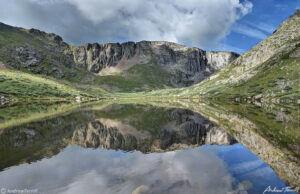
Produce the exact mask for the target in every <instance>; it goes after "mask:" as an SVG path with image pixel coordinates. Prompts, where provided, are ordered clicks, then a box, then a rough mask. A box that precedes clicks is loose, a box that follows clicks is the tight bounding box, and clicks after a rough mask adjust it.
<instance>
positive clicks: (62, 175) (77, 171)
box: [0, 146, 244, 194]
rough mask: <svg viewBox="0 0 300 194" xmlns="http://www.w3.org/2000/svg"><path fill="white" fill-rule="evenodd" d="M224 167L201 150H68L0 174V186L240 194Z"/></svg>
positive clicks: (56, 190)
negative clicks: (162, 151)
mask: <svg viewBox="0 0 300 194" xmlns="http://www.w3.org/2000/svg"><path fill="white" fill-rule="evenodd" d="M233 185H234V179H233V178H232V176H231V175H230V173H229V172H228V171H227V168H226V164H225V163H224V162H223V161H222V160H220V158H218V157H217V156H216V154H215V152H213V151H209V150H206V149H203V148H196V149H188V150H181V151H173V152H167V153H151V154H142V153H140V152H131V153H124V152H121V151H112V150H102V149H96V150H94V149H84V148H81V147H79V146H69V147H68V148H66V149H65V150H64V151H63V152H61V153H60V154H59V155H57V156H55V157H52V158H50V159H43V160H41V161H39V162H36V163H33V164H23V165H20V166H18V167H14V168H11V169H7V170H6V171H4V172H1V174H0V187H5V188H20V189H22V188H38V189H39V191H42V192H44V191H45V192H49V193H72V194H74V193H75V194H76V193H99V192H100V193H132V192H135V193H205V194H210V193H213V194H214V193H226V192H232V193H240V192H242V191H243V190H244V188H243V187H241V185H239V186H237V187H236V188H239V190H236V189H235V188H233Z"/></svg>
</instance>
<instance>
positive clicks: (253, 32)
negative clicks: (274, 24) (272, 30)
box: [232, 24, 267, 40]
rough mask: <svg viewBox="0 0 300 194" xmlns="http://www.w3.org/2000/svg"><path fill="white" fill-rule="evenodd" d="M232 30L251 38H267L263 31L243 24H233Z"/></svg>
mask: <svg viewBox="0 0 300 194" xmlns="http://www.w3.org/2000/svg"><path fill="white" fill-rule="evenodd" d="M232 30H233V31H234V32H236V33H239V34H243V35H246V36H250V37H253V38H257V39H260V40H263V39H265V38H267V35H266V34H265V33H263V32H262V31H260V30H257V29H254V28H250V27H248V26H246V25H243V24H235V25H234V26H233V28H232Z"/></svg>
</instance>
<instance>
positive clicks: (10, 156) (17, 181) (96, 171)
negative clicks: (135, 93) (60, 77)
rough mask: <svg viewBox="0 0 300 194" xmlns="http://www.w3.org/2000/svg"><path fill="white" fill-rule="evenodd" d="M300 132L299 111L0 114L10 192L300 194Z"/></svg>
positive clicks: (208, 105)
mask: <svg viewBox="0 0 300 194" xmlns="http://www.w3.org/2000/svg"><path fill="white" fill-rule="evenodd" d="M299 125H300V114H299V105H298V104H280V105H279V104H267V103H260V102H255V103H253V102H252V103H247V102H201V101H192V100H187V101H184V100H169V101H147V102H143V101H137V100H136V101H132V100H131V101H129V100H128V101H125V100H124V101H101V102H92V103H75V102H47V103H45V102H34V103H15V104H6V105H2V106H1V107H0V170H1V171H0V189H1V192H2V193H9V192H22V191H23V192H24V191H27V193H28V192H29V193H135V194H136V193H184V194H186V193H204V194H210V193H212V194H215V193H263V192H265V193H275V191H279V192H280V190H281V192H282V193H283V192H285V193H297V192H298V191H299V187H298V186H299V185H300V129H299ZM276 193H278V192H276Z"/></svg>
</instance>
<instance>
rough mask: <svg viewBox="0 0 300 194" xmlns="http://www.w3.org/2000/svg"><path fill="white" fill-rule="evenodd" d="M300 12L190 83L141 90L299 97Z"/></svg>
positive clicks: (160, 93)
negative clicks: (217, 69) (224, 64)
mask: <svg viewBox="0 0 300 194" xmlns="http://www.w3.org/2000/svg"><path fill="white" fill-rule="evenodd" d="M299 86H300V12H299V11H297V12H296V13H295V14H294V15H293V16H291V17H290V18H289V19H288V20H286V21H284V22H283V23H282V24H281V25H280V27H279V28H278V29H277V30H276V31H275V32H274V33H273V34H272V35H271V36H270V37H268V38H267V39H265V40H263V41H262V42H260V43H259V44H258V45H256V46H255V47H253V48H252V49H251V50H249V51H248V52H246V53H245V54H243V55H241V56H240V57H238V58H237V59H236V60H235V61H233V62H232V63H231V64H230V65H229V66H227V67H225V68H224V69H222V70H221V71H220V72H218V73H216V74H215V75H213V76H211V77H209V78H208V79H206V80H205V81H203V82H201V83H199V84H196V85H194V86H191V87H187V88H181V89H169V90H160V91H154V92H151V93H146V94H141V95H145V96H177V97H196V98H198V97H200V98H201V97H210V98H239V97H242V98H249V97H253V98H277V99H278V98H280V99H294V100H297V99H299V98H300V90H299V89H300V87H299Z"/></svg>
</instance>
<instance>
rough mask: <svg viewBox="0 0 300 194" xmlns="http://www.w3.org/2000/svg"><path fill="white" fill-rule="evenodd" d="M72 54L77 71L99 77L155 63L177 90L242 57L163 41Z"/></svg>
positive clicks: (84, 48)
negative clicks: (164, 71)
mask: <svg viewBox="0 0 300 194" xmlns="http://www.w3.org/2000/svg"><path fill="white" fill-rule="evenodd" d="M71 50H72V53H73V56H74V61H75V63H76V64H77V65H78V67H80V68H84V69H85V70H87V71H90V72H93V73H97V74H99V73H100V75H101V73H105V74H113V73H115V72H116V71H117V72H120V71H126V70H128V69H129V68H131V67H133V66H134V65H135V64H145V65H146V64H147V65H149V64H148V63H149V62H150V61H152V62H156V63H158V64H159V66H160V67H162V68H163V69H164V70H166V71H167V72H170V73H171V74H172V75H173V78H172V80H171V81H172V83H173V84H174V85H176V86H187V85H192V84H194V83H198V82H200V81H202V80H203V79H205V78H207V77H208V76H210V75H211V74H213V73H215V72H217V71H219V70H220V69H222V68H223V67H225V66H227V65H228V64H230V63H231V62H232V61H233V60H234V59H236V58H237V57H238V56H239V55H238V54H236V53H233V52H214V51H204V50H201V49H199V48H195V47H187V46H183V45H180V44H176V43H171V42H164V41H141V42H136V43H134V42H126V43H122V44H119V43H109V44H97V43H94V44H86V45H84V46H80V47H71Z"/></svg>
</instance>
